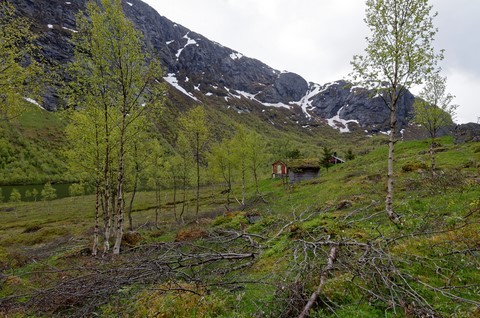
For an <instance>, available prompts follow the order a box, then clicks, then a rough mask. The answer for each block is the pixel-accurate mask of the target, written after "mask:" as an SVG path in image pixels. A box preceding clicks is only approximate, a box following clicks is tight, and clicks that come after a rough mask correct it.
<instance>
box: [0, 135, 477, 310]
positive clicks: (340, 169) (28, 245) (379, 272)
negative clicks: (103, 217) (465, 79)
mask: <svg viewBox="0 0 480 318" xmlns="http://www.w3.org/2000/svg"><path fill="white" fill-rule="evenodd" d="M382 143H383V142H382V141H381V139H378V140H377V139H373V140H370V141H368V142H366V143H365V147H364V150H363V151H362V154H361V155H358V156H357V157H356V159H354V160H352V161H348V162H347V163H345V164H343V165H337V166H334V167H332V168H330V169H329V170H328V172H327V171H325V170H322V176H321V177H320V178H318V179H316V180H312V181H309V182H304V183H299V184H295V185H293V186H291V187H287V188H285V187H284V185H283V184H282V182H281V181H280V180H271V179H265V180H262V182H261V194H262V197H256V196H255V194H254V193H255V192H254V189H253V188H251V189H249V192H248V197H249V198H250V199H249V202H248V205H247V207H246V208H245V209H243V210H232V211H230V212H227V211H225V208H224V203H225V196H224V195H222V194H220V190H221V188H220V187H215V186H210V187H205V188H203V190H202V205H201V211H200V215H201V218H200V219H198V220H196V221H195V220H194V216H193V214H194V212H193V211H194V209H193V206H194V202H191V203H190V202H186V203H187V205H186V206H187V208H188V207H189V206H190V207H191V208H190V211H187V212H186V216H187V218H186V222H185V223H177V222H175V220H174V217H173V214H174V211H173V209H174V206H175V207H176V209H177V212H178V209H179V208H180V207H181V204H182V202H176V204H174V202H173V200H172V192H171V191H164V192H163V193H162V194H161V198H162V206H161V210H160V222H159V224H155V221H154V220H155V212H154V206H155V197H154V194H153V193H149V192H145V193H141V194H140V195H139V197H138V200H137V201H136V204H135V205H134V213H133V218H134V227H135V231H134V232H129V233H128V234H127V235H126V237H125V240H124V250H123V252H122V254H121V255H120V256H119V257H117V258H111V257H110V256H105V257H103V258H102V257H99V258H93V257H91V256H90V255H89V248H90V246H91V243H92V242H91V236H92V228H93V208H94V198H93V197H91V196H83V197H74V198H66V199H61V200H54V201H50V202H36V203H22V204H16V205H11V204H2V205H0V218H1V222H0V230H1V231H0V255H1V257H0V260H1V261H0V268H1V273H2V274H1V276H0V284H1V285H0V288H1V289H0V308H2V309H0V312H3V313H4V314H5V315H7V316H9V317H16V316H18V317H21V316H24V315H33V316H45V317H47V316H48V317H50V316H52V315H57V316H92V315H94V314H93V313H96V314H95V315H100V316H102V317H118V316H123V317H126V316H129V317H151V316H157V317H295V316H297V315H298V313H299V312H300V311H301V310H302V309H303V307H304V306H305V304H306V303H307V301H308V299H309V298H310V295H311V294H312V292H313V291H315V290H317V289H318V290H319V297H318V299H317V301H316V302H315V303H314V306H313V308H312V310H311V317H394V316H395V317H422V316H426V315H429V314H430V315H434V316H435V317H478V315H479V314H480V311H479V310H480V309H479V308H480V303H479V298H478V293H479V288H480V286H479V284H480V283H479V282H480V274H479V273H480V272H479V271H478V268H479V267H480V258H479V248H480V235H479V233H480V231H479V229H480V226H479V221H480V201H479V199H478V198H479V195H480V187H479V184H478V183H479V182H480V176H479V164H478V163H479V162H480V144H478V143H471V144H464V145H455V144H453V143H452V141H451V140H450V139H449V138H445V139H442V140H441V146H440V147H438V149H437V156H438V166H439V168H440V169H441V170H439V171H437V174H436V176H435V177H431V176H430V174H429V171H428V163H429V157H428V151H427V150H428V142H427V141H414V142H399V143H398V144H397V148H396V153H397V158H398V159H397V162H396V174H397V180H396V193H395V208H396V212H397V213H399V214H400V215H401V216H402V225H401V226H395V225H394V224H392V223H391V222H390V221H389V220H388V217H387V216H386V215H385V212H384V203H383V202H384V195H385V179H386V176H385V171H386V154H387V148H386V146H385V145H383V144H382ZM266 173H268V172H266ZM190 197H193V195H190ZM333 250H334V252H335V253H334V254H335V255H334V256H335V257H333V258H332V257H331V256H332V251H333ZM329 258H330V259H331V262H332V266H331V268H330V267H327V266H326V265H327V262H328V259H329ZM319 285H321V288H318V287H319Z"/></svg>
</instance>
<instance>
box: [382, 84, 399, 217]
mask: <svg viewBox="0 0 480 318" xmlns="http://www.w3.org/2000/svg"><path fill="white" fill-rule="evenodd" d="M391 102H392V104H391V105H392V107H391V109H390V134H389V142H388V170H387V196H386V199H385V210H386V212H387V215H388V217H389V219H390V220H391V221H392V222H393V223H395V224H398V223H399V222H400V219H399V217H398V215H397V214H396V213H395V212H394V211H393V184H394V180H395V178H394V170H393V163H394V147H395V143H396V139H395V131H396V126H397V109H396V108H397V105H396V104H397V91H396V87H395V88H393V91H392V92H391Z"/></svg>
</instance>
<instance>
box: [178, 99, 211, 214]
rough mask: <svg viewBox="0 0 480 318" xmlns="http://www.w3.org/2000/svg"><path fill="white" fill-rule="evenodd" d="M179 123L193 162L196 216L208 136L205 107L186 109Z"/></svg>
mask: <svg viewBox="0 0 480 318" xmlns="http://www.w3.org/2000/svg"><path fill="white" fill-rule="evenodd" d="M179 123H180V127H181V129H182V133H183V135H184V137H185V139H186V141H187V142H188V145H189V147H190V150H191V152H192V155H193V158H194V162H195V178H196V192H195V194H196V209H195V215H196V216H198V211H199V209H200V181H201V180H200V179H201V178H200V167H201V166H202V164H203V163H204V162H205V156H206V146H207V143H208V140H209V137H210V130H209V127H208V125H207V117H206V112H205V108H203V107H202V106H197V107H195V108H194V109H192V110H190V111H188V112H187V113H186V114H184V115H183V116H181V117H180V119H179Z"/></svg>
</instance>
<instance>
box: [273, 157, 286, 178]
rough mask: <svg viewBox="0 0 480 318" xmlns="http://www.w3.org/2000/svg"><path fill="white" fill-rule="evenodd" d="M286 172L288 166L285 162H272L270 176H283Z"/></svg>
mask: <svg viewBox="0 0 480 318" xmlns="http://www.w3.org/2000/svg"><path fill="white" fill-rule="evenodd" d="M287 174H288V168H287V165H286V164H285V162H283V161H281V160H277V161H275V162H274V163H272V178H285V177H286V176H287Z"/></svg>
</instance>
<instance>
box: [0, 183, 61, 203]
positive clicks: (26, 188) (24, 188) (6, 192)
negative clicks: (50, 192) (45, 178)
mask: <svg viewBox="0 0 480 318" xmlns="http://www.w3.org/2000/svg"><path fill="white" fill-rule="evenodd" d="M43 186H44V185H43V184H30V185H14V186H0V189H2V195H3V202H8V199H9V198H10V194H11V193H12V190H13V189H17V190H18V192H20V194H21V195H22V201H35V200H36V201H40V200H41V199H42V196H41V195H40V193H42V189H43ZM69 186H70V183H63V184H52V187H53V188H54V189H55V190H57V192H56V194H57V199H61V198H65V197H68V196H69V193H68V187H69ZM34 190H36V192H37V196H36V198H35V197H33V196H32V195H31V194H32V193H33V192H35V191H34ZM27 192H29V193H30V196H29V197H27V195H26V194H27ZM0 202H2V201H0Z"/></svg>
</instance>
